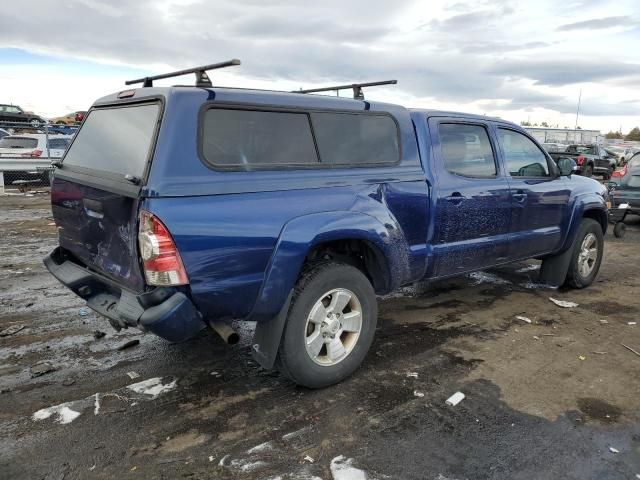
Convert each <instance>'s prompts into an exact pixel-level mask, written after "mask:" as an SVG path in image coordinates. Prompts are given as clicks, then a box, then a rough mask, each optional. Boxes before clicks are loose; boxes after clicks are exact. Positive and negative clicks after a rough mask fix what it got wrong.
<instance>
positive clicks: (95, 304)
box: [44, 247, 205, 342]
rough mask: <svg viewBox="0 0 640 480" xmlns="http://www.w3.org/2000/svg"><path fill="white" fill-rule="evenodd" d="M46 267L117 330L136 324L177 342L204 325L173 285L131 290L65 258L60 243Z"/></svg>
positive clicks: (46, 258)
mask: <svg viewBox="0 0 640 480" xmlns="http://www.w3.org/2000/svg"><path fill="white" fill-rule="evenodd" d="M44 265H45V267H47V270H49V272H51V274H52V275H53V276H54V277H56V278H57V279H58V281H59V282H60V283H62V284H63V285H64V286H66V287H67V288H69V289H70V290H72V291H73V292H74V293H75V294H76V295H78V296H79V297H81V298H83V299H84V300H85V301H86V302H87V306H89V307H90V308H91V309H92V310H95V311H96V312H97V313H99V314H100V315H103V316H104V317H107V319H109V322H110V323H111V325H112V326H113V327H114V328H116V329H117V330H119V329H120V328H123V327H125V328H126V327H129V326H132V327H137V328H139V329H141V330H144V331H150V332H152V333H154V334H156V335H158V336H160V337H162V338H165V339H166V340H169V341H171V342H181V341H183V340H186V339H188V338H191V337H193V336H194V335H196V334H197V333H198V332H199V331H200V330H202V329H203V328H205V323H204V322H203V320H202V316H201V315H200V312H198V310H197V309H196V307H195V305H194V304H193V302H192V301H191V300H190V299H189V297H187V296H186V295H185V294H184V293H182V292H179V291H177V290H176V289H175V288H155V289H154V290H151V291H149V292H144V293H140V294H138V293H135V292H132V291H131V290H128V289H126V288H123V287H122V286H120V285H118V284H117V283H115V282H113V281H112V280H110V279H108V278H106V277H104V276H102V275H100V274H98V273H96V272H93V271H91V270H89V269H87V268H85V267H83V266H81V265H79V264H77V263H75V262H73V261H71V260H70V259H68V258H66V257H65V255H64V253H63V251H62V250H61V248H60V247H57V248H56V249H54V250H53V251H52V252H51V253H50V254H49V255H47V256H46V257H45V258H44Z"/></svg>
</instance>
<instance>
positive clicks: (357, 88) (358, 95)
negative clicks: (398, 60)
mask: <svg viewBox="0 0 640 480" xmlns="http://www.w3.org/2000/svg"><path fill="white" fill-rule="evenodd" d="M396 83H398V81H397V80H382V81H381V82H367V83H351V84H349V85H336V86H335V87H322V88H308V89H306V90H303V89H300V90H293V91H292V93H318V92H334V91H335V92H336V93H338V92H339V91H340V90H348V89H350V88H351V89H353V98H355V99H356V100H364V93H363V92H362V88H363V87H377V86H379V85H395V84H396Z"/></svg>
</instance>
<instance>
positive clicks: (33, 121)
mask: <svg viewBox="0 0 640 480" xmlns="http://www.w3.org/2000/svg"><path fill="white" fill-rule="evenodd" d="M29 124H30V125H31V126H32V127H33V128H38V127H39V126H40V120H38V119H37V118H33V119H31V120H29Z"/></svg>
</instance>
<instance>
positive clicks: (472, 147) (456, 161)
mask: <svg viewBox="0 0 640 480" xmlns="http://www.w3.org/2000/svg"><path fill="white" fill-rule="evenodd" d="M438 133H439V135H440V152H441V154H442V160H443V163H444V168H445V169H446V170H447V171H448V172H449V173H453V174H455V175H462V176H465V177H481V178H482V177H495V176H496V172H497V171H496V161H495V158H494V156H493V149H492V148H491V141H490V140H489V135H488V134H487V130H486V129H485V128H484V127H483V126H480V125H468V124H461V123H441V124H440V125H439V126H438Z"/></svg>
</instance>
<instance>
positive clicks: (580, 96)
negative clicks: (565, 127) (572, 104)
mask: <svg viewBox="0 0 640 480" xmlns="http://www.w3.org/2000/svg"><path fill="white" fill-rule="evenodd" d="M581 100H582V89H580V94H579V95H578V108H577V109H576V126H575V128H574V130H578V116H579V115H580V101H581Z"/></svg>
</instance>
